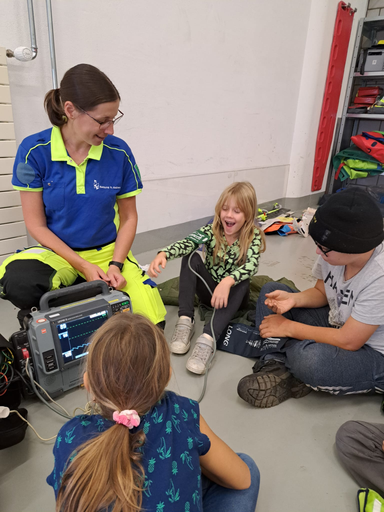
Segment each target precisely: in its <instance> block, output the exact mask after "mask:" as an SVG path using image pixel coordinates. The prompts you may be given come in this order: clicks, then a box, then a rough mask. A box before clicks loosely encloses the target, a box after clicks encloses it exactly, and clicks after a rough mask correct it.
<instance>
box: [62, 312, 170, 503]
mask: <svg viewBox="0 0 384 512" xmlns="http://www.w3.org/2000/svg"><path fill="white" fill-rule="evenodd" d="M87 376H88V382H89V390H90V392H91V393H92V396H93V397H94V400H95V401H96V403H97V405H98V406H99V407H100V409H101V414H102V416H103V417H105V418H107V419H110V420H112V416H113V412H114V411H116V410H117V411H122V410H125V409H135V410H136V411H137V413H138V414H139V416H142V415H144V414H145V413H147V412H148V411H149V410H150V409H151V407H153V406H154V405H155V404H156V402H157V401H158V400H160V399H161V397H162V395H163V393H164V389H165V386H166V385H167V383H168V380H169V376H170V354H169V349H168V344H167V342H166V339H165V337H164V334H163V332H162V331H161V330H160V329H159V328H158V327H156V326H155V325H153V324H152V323H151V322H150V321H149V320H147V319H146V318H144V317H142V316H140V315H134V314H132V313H121V314H117V315H115V316H113V317H112V318H110V319H109V320H107V321H106V322H105V323H104V324H103V325H102V326H101V327H100V329H98V330H97V331H96V333H95V334H94V336H93V338H92V343H91V344H90V350H89V354H88V358H87ZM144 442H145V434H144V432H143V431H142V430H138V431H137V432H136V433H132V432H130V430H129V429H128V428H127V427H125V426H123V425H120V424H115V425H113V426H112V427H110V428H109V429H108V430H106V431H105V432H103V433H102V434H100V435H99V436H97V437H95V438H94V439H92V440H90V441H88V442H86V443H84V444H83V445H81V446H80V447H79V448H77V450H76V452H77V454H76V456H75V457H74V459H73V461H72V462H71V463H70V465H69V466H68V469H67V470H66V471H65V473H64V476H63V479H62V483H61V487H60V489H59V493H58V496H57V503H56V511H64V510H65V512H85V511H86V512H89V511H94V510H99V509H107V508H108V507H109V506H111V507H112V511H113V512H138V511H139V510H141V503H142V490H143V484H144V469H143V467H142V465H141V462H140V461H141V452H140V450H139V448H140V447H141V446H142V444H143V443H144ZM108 510H109V509H108Z"/></svg>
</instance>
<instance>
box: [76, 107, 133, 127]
mask: <svg viewBox="0 0 384 512" xmlns="http://www.w3.org/2000/svg"><path fill="white" fill-rule="evenodd" d="M75 107H76V108H77V109H79V110H81V111H82V112H83V114H87V116H88V117H90V118H91V119H93V120H94V121H96V123H97V124H98V125H99V126H100V129H101V130H105V128H108V127H109V126H111V124H113V126H114V125H115V124H116V123H118V122H119V121H120V119H121V118H122V117H123V116H124V113H123V112H122V111H121V110H120V109H119V110H118V112H119V114H120V115H119V116H117V117H115V119H111V120H110V121H103V122H101V121H98V120H97V119H95V118H94V117H92V116H91V114H88V112H86V111H85V110H84V109H82V108H81V107H78V106H77V105H75Z"/></svg>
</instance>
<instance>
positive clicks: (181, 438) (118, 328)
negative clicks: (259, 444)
mask: <svg viewBox="0 0 384 512" xmlns="http://www.w3.org/2000/svg"><path fill="white" fill-rule="evenodd" d="M86 370H87V371H86V373H85V375H84V384H85V386H86V388H87V390H88V391H89V393H90V394H91V396H92V397H93V400H94V402H95V403H96V405H97V406H98V408H99V409H100V414H93V415H90V416H87V415H81V416H76V417H75V418H73V419H71V420H70V421H69V422H67V423H66V424H65V425H64V426H63V427H62V428H61V430H60V432H59V434H58V436H57V439H56V443H55V446H54V449H53V453H54V456H55V465H54V469H53V471H52V473H51V474H50V475H49V477H48V478H47V482H48V483H49V485H52V487H53V488H54V491H55V496H56V500H57V503H56V511H57V512H59V511H60V512H63V511H65V512H95V511H107V510H108V511H109V512H139V511H141V510H145V511H147V512H172V511H174V512H181V511H183V512H184V511H189V512H192V511H201V510H204V512H207V511H208V512H209V511H211V512H213V511H215V512H216V511H217V510H220V511H228V512H231V511H233V512H234V511H237V510H241V511H242V512H248V511H249V512H254V510H255V507H256V500H257V495H258V490H259V481H260V475H259V471H258V469H257V466H256V464H255V463H254V462H253V460H252V459H251V458H250V457H248V456H247V455H243V454H240V456H239V455H236V454H235V453H234V452H233V451H232V450H231V449H230V448H229V447H228V446H227V445H226V444H225V443H224V442H223V441H222V440H221V439H220V438H218V437H217V436H216V435H215V434H214V433H213V432H212V430H211V429H210V428H209V427H208V425H207V423H206V422H205V421H204V419H203V418H202V417H201V416H200V412H199V406H198V404H197V402H195V401H193V400H189V399H187V398H184V397H181V396H178V395H176V394H175V393H173V392H171V391H166V390H165V387H166V385H167V383H168V381H169V379H170V375H171V367H170V354H169V348H168V345H167V342H166V340H165V337H164V334H163V332H162V331H161V330H160V329H159V328H158V327H156V326H155V325H154V324H152V323H151V322H150V321H149V320H147V319H146V318H144V317H142V316H140V315H134V314H130V313H122V314H119V315H115V316H114V317H112V318H110V319H109V320H107V322H105V323H104V324H103V325H102V326H101V327H100V329H98V331H97V332H96V333H95V334H94V336H93V339H92V343H91V344H90V350H89V354H88V357H87V367H86ZM202 474H203V476H202Z"/></svg>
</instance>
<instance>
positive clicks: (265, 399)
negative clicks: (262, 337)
mask: <svg viewBox="0 0 384 512" xmlns="http://www.w3.org/2000/svg"><path fill="white" fill-rule="evenodd" d="M311 391H312V390H311V388H310V387H308V386H306V385H305V384H304V382H301V381H300V380H298V379H296V378H295V377H294V376H293V375H292V374H291V373H290V372H289V371H288V370H287V368H286V367H285V365H284V363H281V362H280V361H275V360H273V359H269V360H268V361H266V362H265V363H262V364H259V365H257V363H256V365H255V367H254V373H252V375H247V376H246V377H243V378H242V379H241V380H240V382H239V384H238V386H237V393H238V395H239V396H240V397H241V398H242V399H243V400H245V401H246V402H248V403H249V404H251V405H253V406H254V407H260V408H266V407H274V406H275V405H278V404H281V403H282V402H284V401H285V400H287V399H288V398H291V397H292V398H302V397H303V396H306V395H308V393H310V392H311Z"/></svg>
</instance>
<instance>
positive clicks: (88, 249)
mask: <svg viewBox="0 0 384 512" xmlns="http://www.w3.org/2000/svg"><path fill="white" fill-rule="evenodd" d="M44 104H45V108H46V111H47V113H48V117H49V119H50V121H51V123H52V125H53V128H50V129H48V130H44V131H42V132H40V133H37V134H34V135H31V136H29V137H27V138H26V139H24V140H23V142H22V143H21V144H20V146H19V149H18V151H17V155H16V160H15V164H14V172H13V179H12V184H13V187H14V188H15V189H16V190H19V191H20V196H21V204H22V209H23V215H24V220H25V223H26V226H27V229H28V231H29V233H30V234H31V235H32V236H33V238H34V239H35V240H37V242H38V243H39V244H40V245H39V246H38V247H33V248H30V249H26V250H24V251H21V252H19V253H17V254H15V255H13V256H11V257H9V258H8V259H6V260H5V261H4V262H3V264H2V265H1V267H0V296H1V297H2V298H4V299H8V300H10V301H11V302H12V303H13V304H14V305H15V306H17V307H19V308H20V309H21V310H29V309H30V308H31V307H33V306H38V303H39V299H40V297H41V296H42V295H43V293H45V292H46V291H49V290H52V289H57V288H60V287H62V286H68V285H71V284H73V283H75V281H77V280H78V278H79V276H80V277H81V278H84V279H86V280H87V281H93V280H97V279H102V280H103V281H105V282H106V283H108V284H109V285H110V286H113V287H114V288H116V289H118V290H123V291H126V292H127V293H128V294H129V295H130V297H131V300H132V308H133V310H134V311H135V312H136V313H141V314H143V315H145V316H147V317H149V318H150V319H151V320H152V321H153V322H154V323H161V322H162V321H163V320H164V316H165V313H166V311H165V308H164V305H163V303H162V301H161V298H160V296H159V293H158V291H157V289H156V288H155V287H154V283H153V282H152V281H150V280H149V279H148V277H147V276H146V275H145V274H144V272H142V270H141V269H140V267H139V266H138V264H137V261H136V260H135V259H134V257H133V256H132V253H131V251H130V249H131V245H132V242H133V239H134V237H135V233H136V226H137V211H136V196H137V194H139V193H140V192H141V191H142V188H143V185H142V183H141V177H140V172H139V168H138V166H137V165H136V162H135V158H134V156H133V154H132V152H131V150H130V148H129V147H128V145H127V144H126V143H125V142H124V141H123V140H121V139H119V138H117V137H115V136H114V135H113V133H114V125H115V124H116V123H117V121H119V120H120V119H121V118H122V117H123V115H124V114H123V113H122V112H121V110H120V109H119V106H120V95H119V93H118V91H117V89H116V87H115V86H114V85H113V83H112V82H111V80H110V79H109V78H108V77H107V76H106V75H105V74H104V73H102V72H101V71H100V70H99V69H97V68H95V67H94V66H91V65H88V64H79V65H77V66H75V67H73V68H71V69H69V70H68V71H67V72H66V73H65V75H64V77H63V79H62V81H61V83H60V88H59V89H54V90H51V91H49V92H48V93H47V94H46V96H45V101H44Z"/></svg>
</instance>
